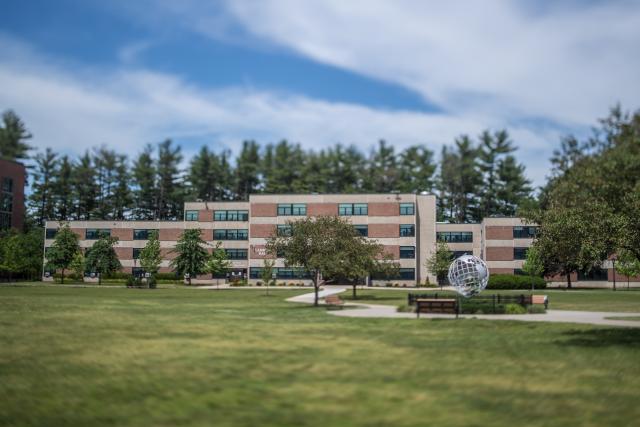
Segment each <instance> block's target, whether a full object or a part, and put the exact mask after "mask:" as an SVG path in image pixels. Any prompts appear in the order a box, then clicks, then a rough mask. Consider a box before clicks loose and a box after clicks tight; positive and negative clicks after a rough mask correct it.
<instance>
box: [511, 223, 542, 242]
mask: <svg viewBox="0 0 640 427" xmlns="http://www.w3.org/2000/svg"><path fill="white" fill-rule="evenodd" d="M537 232H538V227H522V226H516V227H513V238H514V239H533V238H534V237H536V233H537Z"/></svg>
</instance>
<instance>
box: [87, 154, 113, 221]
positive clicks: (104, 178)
mask: <svg viewBox="0 0 640 427" xmlns="http://www.w3.org/2000/svg"><path fill="white" fill-rule="evenodd" d="M117 157H118V155H117V154H116V152H115V151H113V150H108V149H106V148H105V147H101V148H100V149H98V150H96V151H95V153H94V155H93V164H94V168H95V172H96V183H97V189H98V195H97V196H98V197H97V206H96V209H95V216H96V217H97V218H104V219H113V216H112V214H113V212H114V211H115V203H114V194H113V193H114V188H115V186H116V165H117Z"/></svg>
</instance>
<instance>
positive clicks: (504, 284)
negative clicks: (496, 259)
mask: <svg viewBox="0 0 640 427" xmlns="http://www.w3.org/2000/svg"><path fill="white" fill-rule="evenodd" d="M531 282H533V287H534V289H545V288H546V287H547V282H545V281H544V279H543V278H542V277H531V276H519V275H515V274H494V275H492V276H489V284H488V285H487V289H531Z"/></svg>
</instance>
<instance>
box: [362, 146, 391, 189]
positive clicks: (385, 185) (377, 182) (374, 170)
mask: <svg viewBox="0 0 640 427" xmlns="http://www.w3.org/2000/svg"><path fill="white" fill-rule="evenodd" d="M367 175H368V176H367V181H366V183H365V186H366V189H367V190H368V191H372V192H374V193H388V192H391V191H397V190H398V178H399V173H398V163H397V161H396V156H395V152H394V148H393V146H392V145H387V143H386V141H385V140H380V141H379V142H378V148H377V150H375V151H374V152H373V153H372V155H371V158H370V160H369V168H368V174H367Z"/></svg>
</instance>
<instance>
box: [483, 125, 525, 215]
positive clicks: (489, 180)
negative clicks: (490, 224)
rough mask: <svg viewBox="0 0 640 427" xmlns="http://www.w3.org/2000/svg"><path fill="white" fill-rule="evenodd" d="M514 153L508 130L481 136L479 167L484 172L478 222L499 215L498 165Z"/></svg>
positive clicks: (486, 132) (487, 132) (484, 133)
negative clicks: (506, 156) (505, 157)
mask: <svg viewBox="0 0 640 427" xmlns="http://www.w3.org/2000/svg"><path fill="white" fill-rule="evenodd" d="M513 151H515V148H514V147H513V143H512V142H511V140H510V139H509V134H508V133H507V131H506V130H500V131H497V132H494V133H493V134H491V133H490V132H489V131H488V130H485V131H484V132H482V134H481V135H480V146H479V148H478V160H479V161H478V167H479V170H480V172H482V178H483V183H482V186H481V188H480V189H479V192H480V203H479V206H478V211H477V212H476V214H475V217H476V220H478V221H481V220H482V218H486V217H489V216H492V215H495V214H497V213H498V207H497V191H498V189H497V181H498V165H499V163H500V161H501V159H503V158H504V156H505V155H507V154H509V153H512V152H513Z"/></svg>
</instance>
